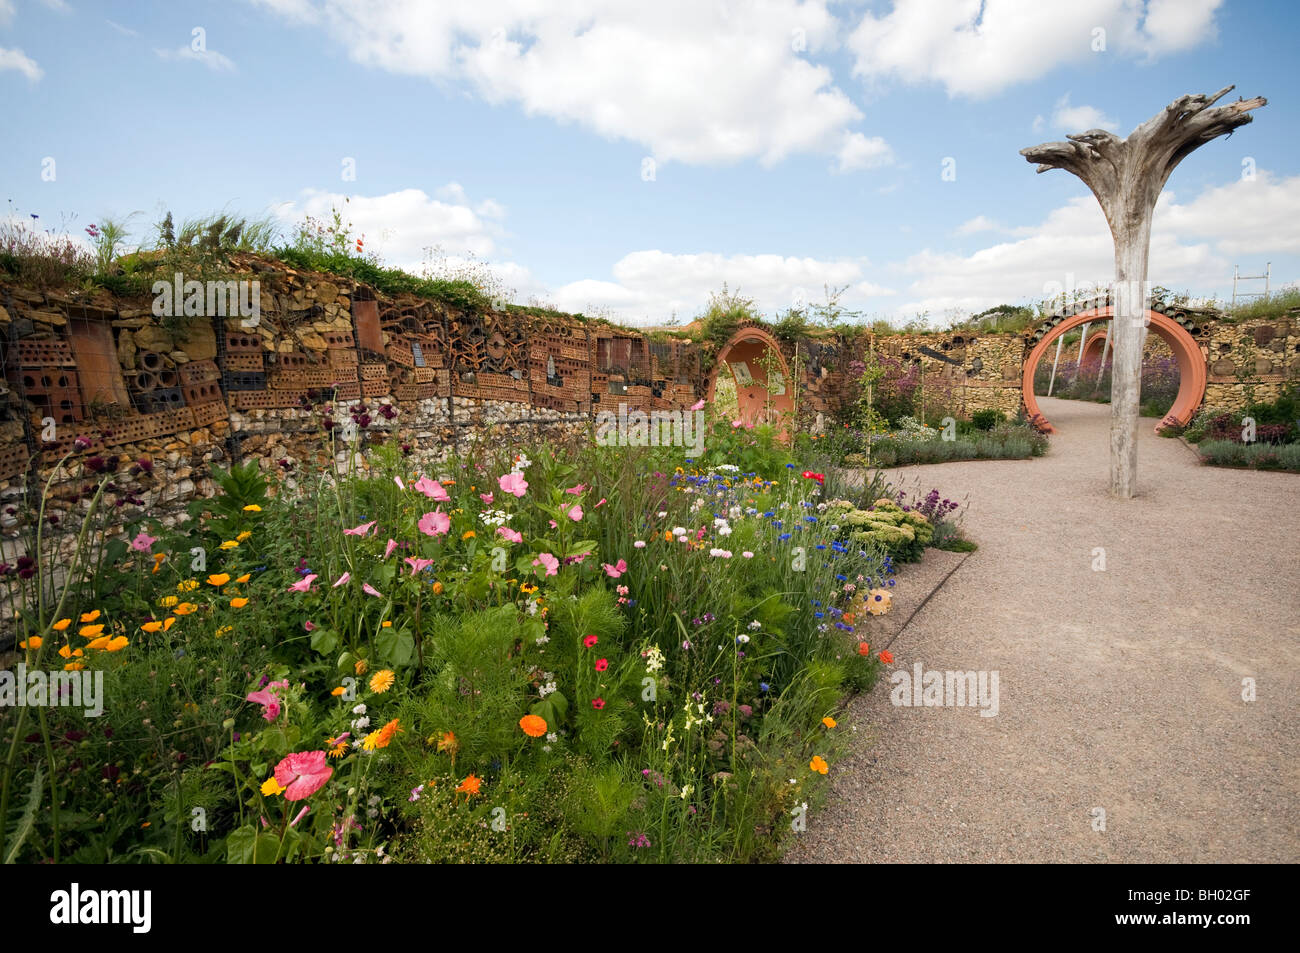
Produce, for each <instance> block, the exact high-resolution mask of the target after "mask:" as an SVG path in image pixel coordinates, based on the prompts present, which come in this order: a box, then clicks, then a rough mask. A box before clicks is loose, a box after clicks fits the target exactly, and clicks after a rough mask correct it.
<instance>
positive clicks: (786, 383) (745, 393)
mask: <svg viewBox="0 0 1300 953" xmlns="http://www.w3.org/2000/svg"><path fill="white" fill-rule="evenodd" d="M724 370H725V371H726V372H727V373H728V374H729V375H730V376H731V378H732V379H733V380H734V381H735V384H736V403H737V405H738V406H739V414H740V417H739V419H740V420H743V421H744V422H745V423H746V424H751V425H752V424H758V423H770V424H774V425H777V426H782V422H783V421H784V420H786V419H788V418H787V417H786V415H787V414H789V413H791V412H792V411H793V410H794V395H793V393H792V389H793V385H792V383H791V381H790V367H789V365H788V364H786V360H785V356H784V355H783V354H782V353H781V346H780V345H779V344H778V343H777V340H776V338H774V337H772V335H770V334H768V333H767V332H766V331H764V330H763V329H762V328H760V327H756V326H755V327H741V328H740V330H738V331H737V332H736V333H735V334H733V335H732V336H731V340H729V341H728V342H727V343H726V344H725V345H724V346H723V347H722V350H720V351H719V352H718V360H717V363H716V364H715V365H714V368H713V372H712V373H711V374H710V375H709V386H708V390H707V391H706V396H707V398H708V400H709V401H710V402H712V401H713V399H714V394H715V392H716V390H717V387H718V375H719V374H721V373H722V372H723V371H724ZM769 376H770V378H771V379H770V380H769ZM782 430H783V431H784V427H782Z"/></svg>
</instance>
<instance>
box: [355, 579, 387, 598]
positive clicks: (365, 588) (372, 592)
mask: <svg viewBox="0 0 1300 953" xmlns="http://www.w3.org/2000/svg"><path fill="white" fill-rule="evenodd" d="M361 591H362V592H364V593H365V594H366V595H368V596H377V597H378V598H380V599H382V598H384V594H383V593H382V592H380V591H379V590H378V589H376V588H375V587H374V586H372V585H371V584H370V583H368V582H367V583H365V584H364V585H362V587H361Z"/></svg>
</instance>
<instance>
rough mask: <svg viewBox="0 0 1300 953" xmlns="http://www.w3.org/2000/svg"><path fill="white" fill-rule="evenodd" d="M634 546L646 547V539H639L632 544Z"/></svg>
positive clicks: (635, 547) (637, 547)
mask: <svg viewBox="0 0 1300 953" xmlns="http://www.w3.org/2000/svg"><path fill="white" fill-rule="evenodd" d="M632 547H633V548H634V549H645V540H644V539H638V540H637V541H636V542H635V543H633V544H632Z"/></svg>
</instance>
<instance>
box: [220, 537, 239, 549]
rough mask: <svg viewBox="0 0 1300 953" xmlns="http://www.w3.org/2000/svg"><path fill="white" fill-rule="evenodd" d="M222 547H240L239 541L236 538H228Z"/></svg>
mask: <svg viewBox="0 0 1300 953" xmlns="http://www.w3.org/2000/svg"><path fill="white" fill-rule="evenodd" d="M221 548H222V549H238V548H239V543H238V542H237V541H236V540H233V539H228V540H226V541H225V542H224V543H222V544H221Z"/></svg>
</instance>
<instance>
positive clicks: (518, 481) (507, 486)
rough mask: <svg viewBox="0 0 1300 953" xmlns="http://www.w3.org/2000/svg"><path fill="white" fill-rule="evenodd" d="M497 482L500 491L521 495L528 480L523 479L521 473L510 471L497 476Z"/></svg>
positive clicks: (525, 488)
mask: <svg viewBox="0 0 1300 953" xmlns="http://www.w3.org/2000/svg"><path fill="white" fill-rule="evenodd" d="M497 484H498V485H499V486H500V487H501V492H502V493H513V494H514V495H515V496H523V495H524V492H525V491H526V490H527V489H528V481H527V480H525V479H524V475H523V474H522V473H513V472H511V473H507V474H506V475H505V476H500V477H497Z"/></svg>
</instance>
